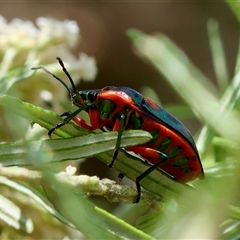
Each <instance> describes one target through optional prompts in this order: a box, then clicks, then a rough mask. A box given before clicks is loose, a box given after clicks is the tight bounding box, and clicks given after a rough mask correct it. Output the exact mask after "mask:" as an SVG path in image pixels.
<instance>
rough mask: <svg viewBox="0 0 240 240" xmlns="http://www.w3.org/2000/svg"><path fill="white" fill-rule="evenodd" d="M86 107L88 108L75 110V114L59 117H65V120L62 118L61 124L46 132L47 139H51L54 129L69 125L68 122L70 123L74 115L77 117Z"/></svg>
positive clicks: (68, 113)
mask: <svg viewBox="0 0 240 240" xmlns="http://www.w3.org/2000/svg"><path fill="white" fill-rule="evenodd" d="M86 107H88V106H84V108H79V109H77V110H76V111H75V112H65V113H63V114H61V117H63V116H66V118H64V119H63V121H62V122H60V123H58V124H57V125H55V127H54V128H52V129H50V130H49V132H48V136H49V138H51V136H52V133H53V132H54V131H55V130H56V129H58V128H60V127H62V126H64V125H65V124H67V123H69V122H70V121H71V119H73V118H74V117H75V116H76V115H78V114H79V113H80V112H81V111H82V110H84V109H85V108H86Z"/></svg>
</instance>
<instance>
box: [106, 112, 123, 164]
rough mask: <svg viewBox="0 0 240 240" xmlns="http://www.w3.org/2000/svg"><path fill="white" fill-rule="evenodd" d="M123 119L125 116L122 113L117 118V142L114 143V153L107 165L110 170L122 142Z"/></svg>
mask: <svg viewBox="0 0 240 240" xmlns="http://www.w3.org/2000/svg"><path fill="white" fill-rule="evenodd" d="M125 119H126V115H125V114H124V113H122V114H121V115H120V116H119V121H120V128H119V130H118V135H117V142H116V146H115V149H114V153H113V156H112V161H111V163H110V164H109V165H108V166H109V167H110V168H111V167H112V166H113V164H114V162H115V160H116V158H117V155H118V152H119V150H120V149H121V148H120V146H121V140H122V133H123V130H124V124H125Z"/></svg>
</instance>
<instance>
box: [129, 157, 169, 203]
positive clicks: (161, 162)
mask: <svg viewBox="0 0 240 240" xmlns="http://www.w3.org/2000/svg"><path fill="white" fill-rule="evenodd" d="M159 154H160V155H161V161H160V162H158V163H156V164H154V165H153V166H151V167H150V168H148V169H147V170H146V171H145V172H143V173H142V174H141V175H139V176H138V177H137V178H136V181H135V182H136V188H137V192H138V195H137V197H136V199H135V201H134V202H133V203H138V202H139V201H140V198H141V185H140V181H141V180H142V179H143V178H145V177H146V176H147V175H148V174H150V173H151V172H152V171H154V170H155V169H157V168H158V167H159V166H161V165H162V164H164V163H166V162H167V160H168V156H167V155H166V154H165V153H163V152H159Z"/></svg>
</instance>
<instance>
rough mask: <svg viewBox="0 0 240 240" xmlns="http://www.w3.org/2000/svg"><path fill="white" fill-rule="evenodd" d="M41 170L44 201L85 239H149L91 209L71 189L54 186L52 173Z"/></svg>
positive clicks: (140, 232)
mask: <svg viewBox="0 0 240 240" xmlns="http://www.w3.org/2000/svg"><path fill="white" fill-rule="evenodd" d="M42 170H43V172H44V174H45V177H46V179H47V181H48V182H49V184H46V185H45V186H44V188H45V191H46V193H47V196H48V198H49V199H50V200H51V201H52V203H53V204H54V206H55V207H56V209H57V210H58V211H59V212H60V213H61V214H62V215H63V216H64V217H66V218H67V219H69V220H70V221H71V222H72V223H73V224H74V225H75V226H76V228H77V229H78V230H79V231H81V232H82V233H83V234H84V235H85V236H86V237H87V238H91V239H113V238H114V239H115V238H116V237H117V238H118V239H152V238H151V237H150V236H148V235H147V234H145V233H144V232H142V231H140V230H137V229H136V228H134V227H132V226H130V225H129V224H127V223H126V222H124V221H122V220H120V219H118V218H116V217H115V216H113V215H111V214H109V213H108V212H106V211H104V210H102V209H100V208H97V207H95V206H94V205H93V204H91V203H90V202H88V201H86V199H85V198H83V197H80V196H77V195H76V193H75V191H74V189H73V188H70V187H68V186H67V185H63V184H60V183H58V182H57V181H56V180H55V178H54V176H53V175H52V173H50V172H49V171H48V170H46V169H42ZM52 186H53V187H52Z"/></svg>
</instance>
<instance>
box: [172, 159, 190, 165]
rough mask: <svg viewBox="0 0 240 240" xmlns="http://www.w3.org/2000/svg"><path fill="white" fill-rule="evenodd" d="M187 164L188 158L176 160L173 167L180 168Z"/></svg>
mask: <svg viewBox="0 0 240 240" xmlns="http://www.w3.org/2000/svg"><path fill="white" fill-rule="evenodd" d="M188 163H189V158H188V157H182V158H179V159H177V160H176V161H175V162H174V164H173V165H174V166H176V167H181V166H184V165H186V164H188Z"/></svg>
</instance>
